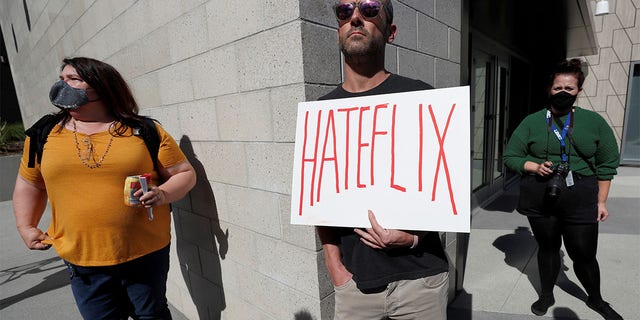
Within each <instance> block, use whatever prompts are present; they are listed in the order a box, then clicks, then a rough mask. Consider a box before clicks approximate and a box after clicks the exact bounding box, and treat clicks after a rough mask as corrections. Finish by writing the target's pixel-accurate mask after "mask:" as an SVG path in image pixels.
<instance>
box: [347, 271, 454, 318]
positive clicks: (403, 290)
mask: <svg viewBox="0 0 640 320" xmlns="http://www.w3.org/2000/svg"><path fill="white" fill-rule="evenodd" d="M448 290H449V273H448V272H443V273H440V274H436V275H434V276H430V277H426V278H422V279H416V280H400V281H395V282H392V283H390V284H389V285H387V287H386V288H385V289H384V290H382V291H381V292H376V293H363V292H362V291H360V290H359V289H358V288H357V287H356V283H355V282H354V281H353V279H352V280H349V281H348V282H347V283H345V284H343V285H341V286H339V287H336V288H335V291H336V294H335V300H336V307H335V320H358V319H362V320H370V319H420V320H446V319H447V292H448Z"/></svg>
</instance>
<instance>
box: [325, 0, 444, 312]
mask: <svg viewBox="0 0 640 320" xmlns="http://www.w3.org/2000/svg"><path fill="white" fill-rule="evenodd" d="M335 13H336V17H337V20H338V23H339V28H338V39H339V45H340V50H341V51H342V53H343V54H344V59H345V61H344V62H345V65H344V68H345V69H344V74H345V81H344V83H342V85H340V86H338V87H337V88H336V89H335V90H333V91H332V92H330V93H329V94H327V95H325V96H323V97H321V98H320V100H328V99H341V98H350V97H360V96H368V95H378V94H387V93H397V92H406V91H417V90H426V89H432V88H433V87H431V86H430V85H428V84H427V83H424V82H422V81H419V80H413V79H409V78H405V77H402V76H399V75H395V74H391V73H389V72H388V71H386V70H385V68H384V57H385V46H386V43H387V42H389V43H391V42H392V41H393V40H394V38H395V35H396V31H397V30H396V25H395V24H393V7H392V4H391V0H360V1H357V2H354V1H346V0H340V1H339V2H338V3H337V4H336V5H335ZM369 221H370V223H371V227H370V228H363V229H359V228H356V229H351V228H339V227H323V226H318V227H317V230H318V234H319V236H320V240H321V241H322V247H323V250H324V255H325V261H326V266H327V269H328V271H329V274H330V275H331V279H332V281H333V284H334V286H335V291H336V293H335V304H336V305H335V319H350V320H351V319H381V318H385V319H386V318H391V319H441V320H443V319H446V307H447V291H448V287H449V282H448V270H449V267H448V262H447V258H446V256H445V254H444V250H443V248H442V243H441V242H440V238H439V235H438V233H437V232H421V231H408V230H393V229H385V228H384V227H383V226H381V225H380V224H379V223H378V222H377V220H376V216H375V214H374V212H372V211H369Z"/></svg>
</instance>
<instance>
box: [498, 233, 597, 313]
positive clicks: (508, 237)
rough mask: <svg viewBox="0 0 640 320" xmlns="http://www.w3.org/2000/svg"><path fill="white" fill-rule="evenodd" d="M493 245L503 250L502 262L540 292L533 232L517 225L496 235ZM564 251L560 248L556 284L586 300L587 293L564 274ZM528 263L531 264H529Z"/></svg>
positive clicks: (565, 268) (567, 268) (566, 268)
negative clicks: (512, 229) (515, 270)
mask: <svg viewBox="0 0 640 320" xmlns="http://www.w3.org/2000/svg"><path fill="white" fill-rule="evenodd" d="M493 246H494V247H496V248H497V249H498V250H500V251H502V252H504V262H505V263H507V265H509V266H511V267H514V268H516V269H518V270H519V271H520V272H521V273H523V274H525V275H526V276H527V278H528V279H529V282H530V283H531V285H532V286H533V287H534V288H535V289H536V292H538V294H539V293H540V276H539V273H538V258H537V244H536V240H535V238H534V237H533V234H532V233H531V231H530V230H529V228H527V227H522V226H520V227H517V228H516V229H515V230H514V231H513V233H510V234H505V235H502V236H500V237H498V238H497V239H496V240H495V241H494V242H493ZM564 256H565V254H564V251H562V250H560V259H561V261H560V273H559V274H558V280H557V281H556V286H558V287H559V288H560V289H561V290H563V291H565V292H567V293H568V294H570V295H572V296H574V297H576V298H578V299H580V300H583V301H586V299H587V294H586V293H585V292H584V290H582V288H580V286H578V284H576V283H575V282H573V281H571V280H570V279H569V278H568V277H567V274H566V271H568V270H569V267H567V266H566V265H565V263H564ZM529 264H531V265H530V266H529ZM532 302H533V301H532Z"/></svg>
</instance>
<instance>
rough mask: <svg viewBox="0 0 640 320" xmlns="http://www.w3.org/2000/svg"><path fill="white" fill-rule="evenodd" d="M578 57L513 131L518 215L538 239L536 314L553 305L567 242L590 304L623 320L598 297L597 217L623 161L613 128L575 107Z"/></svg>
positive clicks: (602, 216) (509, 156)
mask: <svg viewBox="0 0 640 320" xmlns="http://www.w3.org/2000/svg"><path fill="white" fill-rule="evenodd" d="M584 78H585V76H584V73H583V72H582V65H581V61H580V60H579V59H571V60H568V61H563V62H561V63H560V64H559V65H558V66H557V67H556V69H555V70H554V72H553V74H552V76H551V83H550V88H549V102H550V105H549V107H548V108H547V109H543V110H540V111H537V112H535V113H533V114H531V115H529V116H527V117H526V118H525V119H524V120H523V121H522V122H521V123H520V125H519V126H518V127H517V128H516V130H515V131H514V132H513V135H512V136H511V138H510V140H509V144H508V145H507V148H506V150H505V153H504V163H505V165H506V166H507V167H508V168H509V169H511V170H514V171H517V172H519V173H520V174H521V175H522V178H521V182H520V200H519V203H518V208H517V210H518V212H520V213H522V214H524V215H526V216H527V219H528V220H529V223H530V225H531V230H532V231H533V235H534V237H535V238H536V242H537V243H538V269H539V271H540V282H541V290H540V297H539V299H538V300H537V301H535V302H534V303H533V304H532V305H531V311H532V312H533V313H534V314H536V315H538V316H541V315H544V314H545V313H546V312H547V309H549V307H550V306H552V305H553V304H554V303H555V299H554V297H553V287H554V285H555V282H556V279H557V277H558V273H559V271H560V264H561V259H560V246H561V245H562V242H563V241H564V244H565V248H566V250H567V253H568V255H569V257H570V258H571V260H573V267H574V270H575V273H576V276H577V277H578V279H579V280H580V282H581V283H582V285H583V286H584V288H585V290H586V291H587V294H588V295H589V298H588V300H587V305H588V306H589V307H590V308H591V309H593V310H595V311H596V312H598V313H600V314H601V315H602V316H603V317H604V318H605V319H622V317H621V316H620V315H619V314H618V313H617V312H616V311H614V310H613V309H612V308H611V306H610V305H609V304H608V303H607V302H605V301H604V300H603V299H602V296H601V295H600V269H599V266H598V261H597V260H596V249H597V245H598V222H600V221H604V220H606V219H607V218H608V217H609V212H608V211H607V207H606V200H607V196H608V193H609V187H610V185H611V179H613V176H614V175H615V174H616V168H617V167H618V163H619V160H620V155H619V153H618V146H617V144H616V139H615V137H614V135H613V131H612V130H611V128H610V127H609V125H608V124H607V123H606V121H605V120H604V119H603V118H602V117H601V116H600V115H598V114H597V113H595V112H593V111H589V110H585V109H582V108H579V107H576V106H574V105H573V103H574V102H575V101H576V97H577V96H578V93H579V92H580V91H582V84H583V83H584Z"/></svg>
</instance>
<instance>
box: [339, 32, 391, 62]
mask: <svg viewBox="0 0 640 320" xmlns="http://www.w3.org/2000/svg"><path fill="white" fill-rule="evenodd" d="M361 32H364V31H361ZM368 35H369V34H364V35H362V36H360V35H358V36H356V37H361V39H352V38H351V37H350V36H347V38H346V39H340V40H341V41H340V51H342V53H343V54H344V55H345V57H363V56H369V55H375V54H377V53H378V52H384V51H383V49H384V46H385V45H386V43H385V42H384V41H382V38H376V37H366V36H368Z"/></svg>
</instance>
